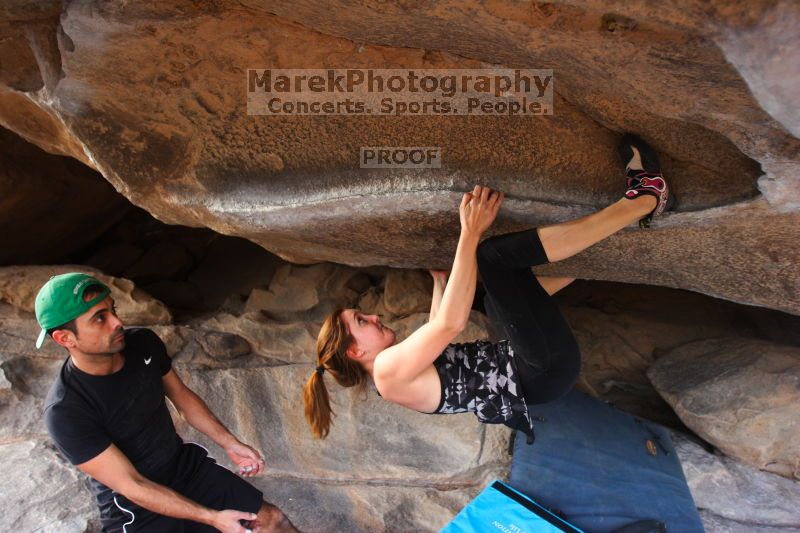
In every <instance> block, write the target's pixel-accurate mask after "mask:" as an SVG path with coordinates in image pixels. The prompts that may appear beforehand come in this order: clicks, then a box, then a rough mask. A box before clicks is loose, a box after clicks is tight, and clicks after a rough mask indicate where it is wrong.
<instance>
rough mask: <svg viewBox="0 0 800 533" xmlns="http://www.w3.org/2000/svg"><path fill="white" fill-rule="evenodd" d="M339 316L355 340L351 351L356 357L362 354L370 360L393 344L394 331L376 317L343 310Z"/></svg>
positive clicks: (356, 311)
mask: <svg viewBox="0 0 800 533" xmlns="http://www.w3.org/2000/svg"><path fill="white" fill-rule="evenodd" d="M341 316H342V319H343V320H344V322H345V324H347V329H348V331H349V332H350V335H352V336H353V339H355V346H354V347H353V349H354V350H355V351H356V352H357V354H358V355H361V352H364V357H366V359H368V360H371V359H374V358H375V357H376V356H377V355H378V354H379V353H380V352H381V351H383V350H385V349H386V348H388V347H389V346H391V345H392V344H394V338H395V336H394V331H393V330H392V329H391V328H387V327H386V326H384V325H383V324H382V323H381V320H380V317H378V315H366V314H364V313H362V312H361V311H359V310H357V309H345V310H344V311H342V315H341Z"/></svg>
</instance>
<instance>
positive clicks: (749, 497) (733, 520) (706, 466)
mask: <svg viewBox="0 0 800 533" xmlns="http://www.w3.org/2000/svg"><path fill="white" fill-rule="evenodd" d="M672 441H673V444H674V445H675V451H676V452H677V453H678V458H679V459H680V461H681V465H682V466H683V473H684V475H685V476H686V481H687V483H688V484H689V489H690V490H691V491H692V497H693V498H694V503H695V505H696V506H697V508H698V509H700V515H701V517H702V519H703V524H704V525H705V528H706V531H707V532H708V533H789V532H790V531H794V530H795V527H794V524H797V523H798V522H800V508H798V506H797V502H798V501H800V484H799V483H797V482H794V481H791V480H788V479H786V478H783V477H781V476H777V475H775V474H770V473H767V472H762V471H760V470H758V469H756V468H753V467H751V466H748V465H745V464H743V463H741V462H739V461H736V460H735V459H732V458H730V457H725V456H724V455H721V454H719V453H712V452H711V451H709V450H707V449H706V448H705V447H704V446H702V445H700V444H698V443H697V442H696V441H695V440H691V439H689V438H687V437H686V436H684V435H681V434H679V433H673V434H672Z"/></svg>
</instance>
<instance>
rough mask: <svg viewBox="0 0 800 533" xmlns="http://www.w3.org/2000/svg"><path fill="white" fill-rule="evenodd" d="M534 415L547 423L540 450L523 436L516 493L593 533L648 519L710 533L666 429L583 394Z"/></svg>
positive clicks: (541, 425) (539, 430)
mask: <svg viewBox="0 0 800 533" xmlns="http://www.w3.org/2000/svg"><path fill="white" fill-rule="evenodd" d="M531 414H532V415H535V416H542V417H544V419H545V420H544V421H541V422H536V423H535V427H536V440H535V441H534V443H533V444H530V445H528V444H526V442H525V435H524V434H522V433H519V432H518V433H517V435H516V439H515V444H514V458H513V460H512V463H511V479H510V481H509V485H511V486H512V487H513V488H515V489H517V490H518V491H520V492H522V493H524V494H527V495H528V496H530V497H531V498H533V499H534V500H536V501H537V502H538V503H539V504H541V505H544V506H546V507H548V508H550V509H557V510H559V511H561V512H562V513H563V514H564V516H565V518H566V520H568V521H569V522H570V523H572V524H574V525H575V526H576V527H578V528H580V529H583V530H585V531H586V532H587V533H610V532H611V531H613V530H615V529H618V528H620V527H623V526H626V525H629V524H631V523H633V522H637V521H640V520H647V519H655V520H659V521H661V522H664V523H665V524H666V526H667V531H670V532H672V531H676V532H681V533H693V532H702V531H704V529H703V525H702V523H701V521H700V515H699V514H698V513H697V509H696V508H695V504H694V500H693V499H692V495H691V493H690V492H689V487H688V486H687V484H686V478H685V477H684V475H683V470H682V469H681V465H680V461H679V460H678V457H677V455H676V453H675V449H674V447H673V446H672V441H671V439H670V437H669V433H668V432H667V430H666V429H665V428H663V427H662V426H660V425H658V424H655V423H653V422H649V421H646V420H643V419H640V418H637V417H635V416H633V415H630V414H628V413H625V412H623V411H620V410H618V409H616V408H614V407H612V406H611V405H608V404H606V403H604V402H602V401H600V400H597V399H594V398H592V397H590V396H588V395H586V394H583V393H581V392H578V391H575V390H573V391H571V392H570V393H569V394H567V395H566V396H565V397H563V398H561V399H560V400H558V401H555V402H551V403H548V404H541V405H536V406H532V408H531ZM653 454H655V455H653Z"/></svg>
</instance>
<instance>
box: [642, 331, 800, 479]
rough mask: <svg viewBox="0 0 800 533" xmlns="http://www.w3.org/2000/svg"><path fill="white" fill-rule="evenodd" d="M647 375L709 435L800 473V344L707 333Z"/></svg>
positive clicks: (783, 471) (773, 466)
mask: <svg viewBox="0 0 800 533" xmlns="http://www.w3.org/2000/svg"><path fill="white" fill-rule="evenodd" d="M647 375H648V377H649V378H650V380H651V381H652V382H653V385H654V386H655V387H656V389H657V390H658V392H659V393H660V394H661V395H662V396H663V397H664V399H665V400H667V402H669V404H670V405H671V406H672V407H673V408H674V409H675V412H676V413H677V415H678V416H679V417H680V418H681V420H682V421H683V422H684V423H685V424H686V425H687V426H688V427H689V428H691V429H692V430H693V431H695V432H696V433H697V434H698V435H700V436H701V437H702V438H703V439H705V440H707V441H708V442H710V443H711V444H713V445H714V446H716V447H717V448H719V449H720V450H722V451H723V452H724V453H726V454H728V455H730V456H732V457H736V458H738V459H740V460H742V461H744V462H746V463H749V464H751V465H753V466H755V467H756V468H759V469H761V470H765V471H768V472H774V473H776V474H780V475H782V476H786V477H789V478H793V479H800V386H798V384H800V348H798V347H795V346H787V345H782V344H775V343H772V342H768V341H763V340H755V339H752V340H745V339H735V338H734V339H731V338H722V339H709V340H703V341H698V342H692V343H689V344H686V345H684V346H681V347H679V348H676V349H675V350H673V351H672V352H671V353H669V354H668V355H666V356H664V357H662V358H660V359H659V360H658V361H656V363H655V364H653V366H651V367H650V370H648V372H647Z"/></svg>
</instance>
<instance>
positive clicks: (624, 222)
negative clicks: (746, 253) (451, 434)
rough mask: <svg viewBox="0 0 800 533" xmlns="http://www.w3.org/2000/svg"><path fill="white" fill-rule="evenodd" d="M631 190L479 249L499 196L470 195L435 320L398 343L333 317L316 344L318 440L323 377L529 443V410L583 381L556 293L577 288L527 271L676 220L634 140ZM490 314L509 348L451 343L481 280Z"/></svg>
mask: <svg viewBox="0 0 800 533" xmlns="http://www.w3.org/2000/svg"><path fill="white" fill-rule="evenodd" d="M619 151H620V156H621V157H622V160H623V162H624V163H625V171H626V177H627V190H626V192H625V195H624V197H623V198H621V199H620V200H618V201H617V202H615V203H613V204H612V205H610V206H608V207H606V208H605V209H602V210H601V211H598V212H596V213H594V214H591V215H588V216H586V217H583V218H579V219H577V220H573V221H568V222H564V223H561V224H555V225H551V226H542V227H539V228H536V229H530V230H526V231H521V232H517V233H511V234H506V235H498V236H495V237H491V238H489V239H487V240H485V241H483V242H480V239H481V236H482V235H483V233H484V232H485V231H486V230H487V229H488V228H489V226H491V224H492V222H493V221H494V219H495V217H496V215H497V212H498V210H499V209H500V205H501V204H502V202H503V197H504V196H503V193H498V192H494V191H491V190H490V189H489V188H486V187H480V186H477V185H476V186H475V188H474V190H473V191H472V192H469V193H466V194H464V197H463V199H462V201H461V205H460V207H459V216H460V221H461V235H460V238H459V241H458V247H457V249H456V255H455V259H454V261H453V267H452V270H451V274H450V277H449V280H447V279H446V274H445V273H443V272H432V273H431V274H432V275H433V278H434V289H433V296H432V302H431V314H430V318H429V321H428V322H427V323H426V324H425V325H423V326H422V327H420V328H419V329H417V330H416V331H414V332H413V333H412V334H411V335H409V336H408V338H406V339H405V340H404V341H402V342H400V343H397V344H395V334H394V331H392V330H391V329H389V328H387V327H385V326H384V325H383V324H382V323H381V320H380V318H379V317H378V316H377V315H366V314H364V313H361V312H360V311H359V310H357V309H338V310H336V311H334V312H333V313H331V314H330V315H329V316H328V317H327V318H326V319H325V321H324V322H323V324H322V329H321V330H320V333H319V336H318V338H317V368H316V371H315V372H314V373H313V374H312V375H311V377H310V378H309V380H308V382H307V383H306V385H305V388H304V401H305V415H306V419H307V420H308V422H309V424H310V426H311V429H312V432H313V433H314V435H315V436H316V437H318V438H325V437H326V436H327V435H328V432H329V430H330V426H331V419H332V415H333V414H334V413H333V411H332V410H331V406H330V400H329V397H328V391H327V388H326V386H325V383H324V377H323V376H324V374H325V373H326V372H327V373H329V374H330V375H331V376H332V377H333V378H334V379H335V380H336V381H337V382H338V383H339V385H341V386H343V387H353V386H359V385H360V386H364V385H365V384H366V383H367V381H368V378H371V379H372V380H373V382H374V384H375V387H376V389H377V390H378V394H380V395H381V396H382V397H383V399H385V400H388V401H390V402H394V403H397V404H399V405H402V406H405V407H408V408H410V409H414V410H416V411H420V412H423V413H431V414H434V413H460V412H466V411H472V412H474V413H475V414H476V416H477V417H478V419H479V420H480V421H481V422H485V423H502V424H506V425H508V426H510V427H512V428H515V429H519V430H521V431H523V432H524V433H526V434H527V435H528V437H529V442H530V439H531V438H532V436H533V426H532V417H531V415H530V414H529V409H528V406H530V405H534V404H539V403H545V402H549V401H553V400H556V399H558V398H560V397H561V396H563V395H564V394H566V393H567V392H568V391H569V390H570V389H571V388H572V386H573V385H574V384H575V381H576V380H577V378H578V374H579V372H580V363H581V358H580V352H579V350H578V344H577V342H576V340H575V337H574V335H573V334H572V331H571V330H570V328H569V325H568V324H567V322H566V321H565V320H564V318H563V317H562V315H561V312H560V311H559V310H558V307H557V306H556V304H555V302H554V301H553V300H552V298H551V295H552V294H553V293H555V292H556V291H558V290H560V289H561V288H563V287H565V286H566V285H568V284H569V283H570V282H572V281H573V279H572V278H553V277H539V278H537V277H536V276H535V275H534V274H533V272H532V271H531V267H533V266H536V265H541V264H545V263H550V262H555V261H561V260H562V259H566V258H568V257H571V256H573V255H575V254H577V253H578V252H580V251H582V250H584V249H586V248H588V247H589V246H591V245H593V244H595V243H597V242H599V241H601V240H602V239H605V238H606V237H608V236H610V235H612V234H613V233H616V232H617V231H619V230H620V229H622V228H624V227H626V226H628V225H629V224H631V223H633V222H636V221H637V220H640V225H643V224H644V223H649V221H650V219H651V218H652V217H653V216H658V215H660V214H661V213H663V212H664V211H665V210H669V209H670V208H671V207H672V204H673V203H674V197H673V195H672V194H671V192H670V190H669V187H668V185H667V183H666V181H665V180H664V178H663V176H662V175H661V171H660V165H659V163H658V158H657V156H656V154H655V152H654V151H653V150H652V148H651V147H650V146H649V145H648V144H647V143H645V142H644V141H642V140H641V139H639V138H638V137H636V136H634V135H630V134H628V135H626V136H625V137H623V139H622V142H621V144H620V147H619ZM478 272H480V275H481V279H482V281H483V284H484V287H485V289H486V300H485V303H486V310H487V313H488V315H489V317H490V319H491V321H492V324H493V325H494V327H495V329H497V330H498V332H499V333H500V334H501V337H502V338H503V339H504V340H502V341H500V342H497V343H492V342H489V341H482V340H479V341H475V342H470V343H463V344H451V342H452V341H453V339H454V338H455V337H456V336H458V334H459V333H460V332H461V331H462V330H463V329H464V328H465V327H466V324H467V321H468V318H469V313H470V309H471V307H472V302H473V299H474V296H475V286H476V281H477V275H478Z"/></svg>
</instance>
